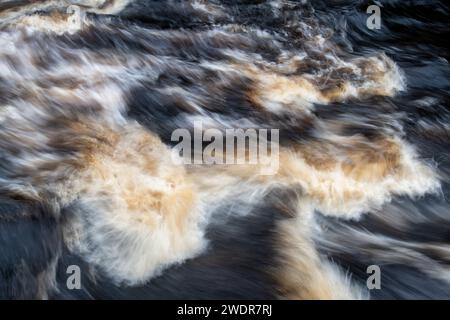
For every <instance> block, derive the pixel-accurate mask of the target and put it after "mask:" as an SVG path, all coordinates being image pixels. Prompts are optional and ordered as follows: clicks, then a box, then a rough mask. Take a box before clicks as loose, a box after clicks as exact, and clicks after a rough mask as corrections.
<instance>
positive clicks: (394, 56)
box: [0, 0, 450, 299]
mask: <svg viewBox="0 0 450 320" xmlns="http://www.w3.org/2000/svg"><path fill="white" fill-rule="evenodd" d="M69 2H72V3H75V4H77V5H79V7H78V8H80V10H81V12H82V13H83V14H85V16H86V18H85V21H84V22H83V23H82V24H80V25H77V24H74V23H73V21H72V20H70V16H68V15H67V13H66V8H67V6H68V5H69V3H66V2H65V1H35V2H33V3H31V2H30V1H0V252H1V255H0V297H2V298H7V299H20V298H34V299H39V298H51V299H99V298H103V299H127V298H140V299H167V298H169V299H245V298H251V299H272V298H289V299H305V298H306V299H319V298H324V299H333V298H338V299H339V298H345V299H347V298H348V299H356V298H372V299H418V298H425V299H448V298H450V231H449V226H450V206H449V202H448V201H449V200H448V199H449V196H450V194H449V192H450V189H449V175H450V158H449V156H450V145H449V142H450V139H449V138H450V121H449V120H450V107H449V103H450V96H449V90H450V82H449V77H448V74H449V72H450V67H449V63H448V60H449V51H448V45H447V42H448V39H449V36H450V35H449V30H450V28H449V27H450V26H449V15H450V8H449V5H448V4H446V3H445V1H432V0H428V1H425V0H423V1H377V2H376V4H378V5H379V6H380V8H381V29H375V30H370V29H368V28H367V26H366V20H367V18H368V17H369V15H368V14H367V13H366V9H367V7H368V6H370V5H372V4H373V3H372V1H344V0H343V1H263V0H253V1H250V0H249V1H231V0H230V1H226V0H223V1H219V0H217V1H128V2H127V1H97V2H95V1H69ZM196 121H203V123H206V124H207V126H209V127H212V128H218V129H219V130H224V129H225V128H230V127H234V128H267V129H270V128H276V129H279V130H280V141H279V143H280V169H279V171H278V174H276V175H274V176H269V177H268V178H267V179H264V178H260V177H257V176H256V175H255V173H254V170H253V169H252V168H247V167H244V168H243V169H242V170H239V169H238V170H234V169H233V168H231V169H230V168H228V167H226V168H223V167H220V166H199V167H195V166H189V165H186V166H183V167H182V168H179V167H176V166H174V165H173V164H172V163H171V160H170V154H169V150H170V147H172V146H173V145H174V144H175V143H174V142H173V141H171V134H172V132H173V131H174V130H176V129H178V128H186V129H188V130H191V129H192V128H193V127H194V123H195V122H196ZM71 265H76V266H78V267H79V268H80V270H81V289H79V290H70V289H69V288H68V287H67V285H66V284H67V278H68V276H69V274H68V273H67V268H68V266H71ZM370 265H377V266H379V267H380V270H381V289H379V290H368V289H367V287H366V280H367V277H368V276H369V274H368V273H367V272H366V270H367V267H368V266H370Z"/></svg>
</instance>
